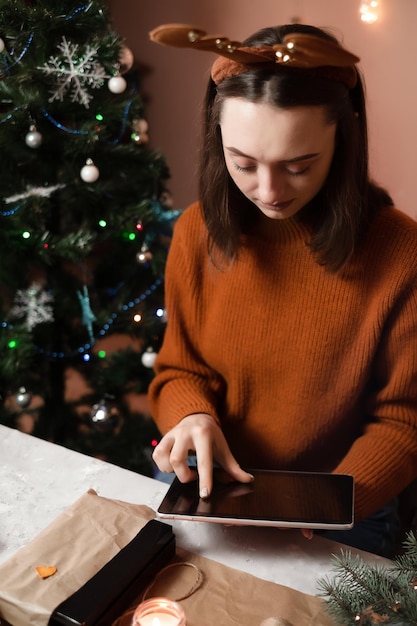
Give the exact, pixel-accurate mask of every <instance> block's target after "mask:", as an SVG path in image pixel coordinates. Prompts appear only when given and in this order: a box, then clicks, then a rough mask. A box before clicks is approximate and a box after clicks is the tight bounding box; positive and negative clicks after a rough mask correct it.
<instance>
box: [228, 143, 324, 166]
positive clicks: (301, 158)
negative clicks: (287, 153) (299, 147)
mask: <svg viewBox="0 0 417 626" xmlns="http://www.w3.org/2000/svg"><path fill="white" fill-rule="evenodd" d="M225 148H226V150H228V152H232V153H233V154H235V155H236V156H241V157H244V158H245V159H251V160H252V161H256V159H255V157H253V156H250V154H245V153H244V152H242V151H241V150H239V149H238V148H234V147H233V146H225ZM319 154H320V153H319V152H309V153H308V154H302V155H300V156H297V157H294V158H293V159H283V160H282V161H281V163H298V162H299V161H308V160H309V159H314V157H316V156H318V155H319Z"/></svg>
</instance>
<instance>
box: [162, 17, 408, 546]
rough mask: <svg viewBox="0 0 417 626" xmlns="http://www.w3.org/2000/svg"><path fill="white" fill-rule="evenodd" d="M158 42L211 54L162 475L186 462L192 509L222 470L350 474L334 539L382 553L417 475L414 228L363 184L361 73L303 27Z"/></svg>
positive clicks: (172, 31)
mask: <svg viewBox="0 0 417 626" xmlns="http://www.w3.org/2000/svg"><path fill="white" fill-rule="evenodd" d="M151 37H152V38H153V39H154V40H156V41H158V42H159V43H164V44H168V45H176V46H186V47H191V48H192V47H194V48H196V49H202V50H207V49H208V50H212V51H214V50H217V52H219V54H220V56H219V58H218V59H217V60H216V61H215V62H214V64H213V67H212V70H211V78H210V81H209V85H208V91H207V96H206V101H205V110H204V128H203V133H202V149H201V166H200V199H199V202H197V203H195V204H193V205H192V206H190V207H189V208H188V209H187V210H185V211H184V213H183V214H182V216H181V217H180V219H179V220H178V223H177V225H176V228H175V233H174V238H173V242H172V247H171V250H170V254H169V259H168V264H167V268H166V308H167V314H168V324H167V329H166V335H165V339H164V343H163V346H162V349H161V350H160V352H159V355H158V358H157V362H156V376H155V378H154V380H153V382H152V385H151V388H150V401H151V408H152V412H153V415H154V418H155V420H156V422H157V424H158V426H159V428H160V430H161V432H162V433H163V435H164V436H163V437H162V440H161V442H160V443H159V445H158V446H157V447H156V449H155V452H154V459H155V462H156V463H157V465H158V466H159V468H160V469H161V470H162V471H165V472H172V471H173V472H175V473H176V474H177V476H178V477H179V479H180V480H181V481H184V482H185V481H188V480H190V479H191V475H192V474H191V470H190V469H189V467H188V465H187V457H188V454H189V451H190V450H192V451H195V453H196V456H197V462H198V474H199V485H200V494H201V496H202V497H206V496H208V495H209V494H210V490H211V488H212V468H213V463H214V462H217V463H219V464H220V465H222V466H223V468H224V469H226V470H227V471H228V472H229V473H230V474H231V475H232V476H233V477H234V478H235V479H237V480H239V481H243V482H248V481H250V480H251V478H252V477H251V475H250V473H249V472H247V471H246V470H247V469H248V468H255V467H256V468H268V469H291V470H307V471H330V472H335V473H346V474H351V475H353V476H354V478H355V519H356V524H355V527H354V528H353V529H352V530H350V531H338V532H337V533H336V534H335V535H333V537H334V538H336V539H337V540H339V541H342V542H344V543H347V544H350V545H354V546H356V547H359V548H362V549H365V550H369V551H373V552H378V553H380V554H384V555H389V554H390V550H391V549H392V546H393V542H394V541H395V536H394V534H395V533H394V527H395V523H396V519H397V518H396V511H395V502H396V497H397V496H398V494H399V493H400V492H401V491H402V490H403V489H404V488H405V487H406V486H407V485H408V484H409V483H410V482H411V481H412V480H413V479H414V478H415V477H416V476H417V223H415V222H414V221H413V220H412V219H411V218H409V217H407V216H406V215H405V214H403V213H401V212H400V211H399V210H397V209H395V208H394V207H393V205H392V201H391V199H390V197H389V196H388V194H387V193H386V192H385V191H384V190H383V189H382V188H380V187H379V186H377V185H376V184H375V183H373V182H372V181H371V180H370V178H369V174H368V145H367V123H366V111H365V104H364V89H363V84H362V80H361V77H360V75H359V72H358V70H357V68H356V63H357V62H358V60H359V59H358V58H357V57H355V56H354V55H352V54H350V53H349V52H348V51H346V50H344V48H342V47H341V46H340V45H339V44H338V43H337V41H336V40H335V39H334V38H333V37H332V36H331V35H329V34H327V33H326V32H324V31H322V30H320V29H317V28H315V27H311V26H305V25H290V26H281V27H274V28H266V29H263V30H261V31H259V32H258V33H255V34H254V35H253V36H251V37H250V38H249V39H247V40H246V41H245V42H244V43H243V44H239V43H237V42H232V41H230V40H228V39H227V38H210V37H208V36H206V35H205V33H204V32H203V31H199V30H198V29H193V28H191V27H187V26H183V25H182V26H181V25H179V26H175V25H171V26H167V27H160V28H158V29H156V30H155V31H153V33H151ZM242 468H246V470H245V469H242Z"/></svg>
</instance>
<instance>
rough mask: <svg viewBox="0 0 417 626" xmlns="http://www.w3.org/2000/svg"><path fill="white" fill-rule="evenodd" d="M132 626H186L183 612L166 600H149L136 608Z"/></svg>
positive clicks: (177, 605) (175, 604) (180, 608)
mask: <svg viewBox="0 0 417 626" xmlns="http://www.w3.org/2000/svg"><path fill="white" fill-rule="evenodd" d="M132 626H186V625H185V614H184V610H183V608H182V607H181V606H180V605H179V604H178V603H177V602H173V601H172V600H169V599H168V598H150V599H149V600H145V601H144V602H142V603H141V604H139V606H138V607H137V609H136V611H135V613H134V615H133V620H132Z"/></svg>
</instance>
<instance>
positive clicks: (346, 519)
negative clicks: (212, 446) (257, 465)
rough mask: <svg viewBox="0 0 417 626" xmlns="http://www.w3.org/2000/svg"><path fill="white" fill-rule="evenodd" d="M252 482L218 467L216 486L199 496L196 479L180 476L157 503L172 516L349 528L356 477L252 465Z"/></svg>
mask: <svg viewBox="0 0 417 626" xmlns="http://www.w3.org/2000/svg"><path fill="white" fill-rule="evenodd" d="M250 471H251V473H252V474H253V475H254V476H255V480H254V482H253V483H250V484H246V483H239V482H236V481H234V480H233V479H231V478H230V476H229V475H228V474H226V473H225V472H223V471H221V470H218V471H217V470H216V471H215V477H214V485H213V491H212V494H211V496H210V497H209V498H207V499H201V498H200V497H199V494H198V481H197V480H195V481H192V482H190V483H185V484H182V483H181V482H180V481H179V480H178V479H177V478H175V480H174V482H173V483H172V485H171V486H170V488H169V489H168V492H167V494H166V496H165V498H164V499H163V501H162V503H161V504H160V506H159V508H158V515H159V516H160V517H166V518H170V519H175V518H178V519H189V520H194V521H203V520H204V521H214V522H223V523H231V524H245V525H264V526H282V527H297V528H351V527H352V525H353V491H354V485H353V478H352V476H348V475H345V474H343V475H341V474H327V473H320V472H290V471H268V470H255V471H253V470H250Z"/></svg>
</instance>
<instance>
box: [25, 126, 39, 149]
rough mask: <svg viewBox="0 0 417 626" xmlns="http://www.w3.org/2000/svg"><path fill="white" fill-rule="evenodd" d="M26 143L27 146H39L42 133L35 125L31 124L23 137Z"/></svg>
mask: <svg viewBox="0 0 417 626" xmlns="http://www.w3.org/2000/svg"><path fill="white" fill-rule="evenodd" d="M25 142H26V145H27V146H28V147H29V148H39V146H40V145H41V144H42V135H41V134H40V132H38V131H37V130H36V126H31V127H30V129H29V132H28V134H27V135H26V137H25Z"/></svg>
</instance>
